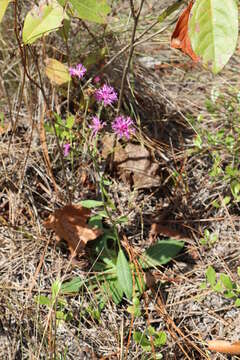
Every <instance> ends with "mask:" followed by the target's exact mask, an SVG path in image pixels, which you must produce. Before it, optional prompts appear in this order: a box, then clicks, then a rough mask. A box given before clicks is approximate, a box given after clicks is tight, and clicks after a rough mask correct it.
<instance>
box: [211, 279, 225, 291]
mask: <svg viewBox="0 0 240 360" xmlns="http://www.w3.org/2000/svg"><path fill="white" fill-rule="evenodd" d="M212 289H213V290H214V291H216V292H218V293H221V292H223V291H224V287H223V284H222V282H221V281H220V280H218V282H217V283H216V285H214V286H212Z"/></svg>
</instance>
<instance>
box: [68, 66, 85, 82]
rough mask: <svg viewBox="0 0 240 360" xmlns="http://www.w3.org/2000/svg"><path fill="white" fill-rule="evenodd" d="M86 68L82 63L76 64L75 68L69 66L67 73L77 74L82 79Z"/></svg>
mask: <svg viewBox="0 0 240 360" xmlns="http://www.w3.org/2000/svg"><path fill="white" fill-rule="evenodd" d="M86 71H87V69H86V68H85V67H84V66H83V65H82V64H78V65H77V66H76V67H75V68H74V67H70V68H69V73H70V75H71V76H77V77H78V78H79V79H82V78H83V77H84V75H85V73H86Z"/></svg>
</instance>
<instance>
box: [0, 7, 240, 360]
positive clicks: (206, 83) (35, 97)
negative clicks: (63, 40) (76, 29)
mask: <svg viewBox="0 0 240 360" xmlns="http://www.w3.org/2000/svg"><path fill="white" fill-rule="evenodd" d="M30 3H31V2H28V3H26V4H25V5H24V6H25V7H26V9H27V8H29V6H30ZM150 5H153V6H155V11H156V12H157V11H159V7H158V2H157V1H155V2H152V1H146V7H145V8H144V13H143V15H144V14H145V17H144V16H143V17H142V19H141V22H140V26H139V29H140V30H142V29H144V26H146V22H147V23H148V22H150V20H151V18H150V17H149V18H147V20H146V16H147V14H148V13H149V6H150ZM119 6H120V5H119ZM126 10H127V1H125V2H124V1H123V2H122V4H121V7H120V11H121V21H122V25H121V24H120V25H119V24H118V26H119V28H117V25H114V24H113V25H112V29H113V30H114V31H115V32H114V33H113V34H112V33H110V34H108V35H107V36H106V37H105V38H104V43H105V45H106V46H107V47H108V49H109V58H111V56H113V55H114V54H115V52H116V51H117V50H118V49H121V47H122V45H123V44H124V45H125V43H126V41H127V40H128V39H129V36H130V32H129V31H128V29H130V24H128V23H127V16H126ZM22 11H23V13H24V9H23V10H22ZM119 17H120V15H119ZM8 21H10V23H11V24H12V14H11V12H8V13H7V16H6V19H5V20H4V22H3V24H2V25H1V34H2V38H1V40H0V41H1V44H2V46H1V48H2V49H1V53H0V56H1V57H0V74H1V78H0V81H1V85H2V86H1V87H0V89H1V91H2V94H1V97H0V106H1V111H3V112H4V114H5V123H6V124H7V126H8V128H7V130H5V131H4V132H3V133H2V134H1V133H0V245H1V247H0V307H1V311H0V344H1V354H0V359H3V360H5V359H6V360H13V359H16V360H17V359H53V358H54V359H149V358H150V354H149V353H147V354H146V353H144V351H143V349H142V348H141V346H139V345H138V344H137V343H136V342H135V341H134V340H133V339H132V337H130V338H129V331H137V330H138V331H141V332H144V331H145V330H146V328H147V326H148V325H153V326H154V327H155V328H156V329H157V330H159V331H160V330H163V331H166V333H167V343H166V345H165V346H164V347H163V348H162V354H163V358H164V359H167V360H168V359H179V360H180V359H191V360H193V359H214V360H220V359H221V360H223V359H225V360H227V359H228V357H227V355H221V354H213V353H211V354H210V353H209V352H208V351H207V347H206V341H207V340H209V339H212V338H213V339H215V338H224V339H228V340H239V333H240V327H239V324H240V312H239V310H238V309H237V308H235V307H234V306H233V302H232V300H231V299H229V300H228V299H225V298H224V297H223V296H221V295H220V294H216V293H213V292H212V291H211V290H210V289H206V290H200V284H201V283H202V282H203V281H204V279H205V273H206V269H207V267H208V266H209V265H212V266H213V267H214V268H215V269H216V270H217V271H218V272H224V273H227V274H229V275H230V276H231V277H232V278H233V279H234V280H236V271H237V266H239V256H240V250H239V240H240V236H239V226H238V222H239V218H238V215H239V209H238V207H236V206H227V207H226V206H225V207H224V206H222V207H220V208H219V209H216V208H214V207H213V206H212V205H211V203H212V199H214V198H216V197H217V196H219V195H220V196H224V195H225V193H226V191H227V185H226V184H224V183H221V184H220V183H218V182H211V181H210V180H211V179H210V178H209V171H210V170H211V168H212V159H211V153H210V152H211V151H208V152H198V153H193V154H191V155H189V151H188V150H189V149H190V148H192V147H193V140H194V131H193V129H192V127H191V126H190V124H189V122H188V118H189V114H190V115H191V116H192V117H194V116H195V117H197V116H198V115H199V114H200V113H201V114H202V115H203V118H204V121H203V123H202V126H203V127H204V128H205V129H207V130H209V131H215V129H216V124H215V123H214V122H213V121H212V118H211V116H210V115H209V113H208V112H207V111H206V108H205V105H204V102H205V99H206V97H207V96H209V94H210V92H211V89H212V87H213V86H214V87H218V88H220V89H221V92H222V93H224V94H226V97H227V96H228V92H229V89H232V88H238V86H239V84H238V79H237V76H236V73H237V71H238V68H239V60H238V53H236V55H235V56H234V57H233V59H232V60H231V62H230V63H229V65H228V66H227V67H226V68H225V70H224V71H223V72H222V73H221V74H220V75H218V76H216V77H213V76H212V75H211V74H210V73H208V72H206V71H205V70H203V69H201V68H200V67H198V66H197V67H192V64H191V63H190V62H189V60H188V59H186V58H185V57H184V56H182V55H181V54H179V53H177V52H176V51H173V50H170V48H169V44H168V42H169V34H170V33H169V31H168V32H167V33H166V34H160V35H159V36H157V37H155V38H153V39H152V40H151V41H149V42H148V43H147V44H143V45H141V46H139V47H138V48H137V50H136V56H135V62H134V67H133V69H134V70H133V71H132V70H131V74H130V77H129V84H133V82H134V96H133V92H132V89H133V87H132V88H130V87H128V88H127V89H126V97H125V99H124V103H123V109H124V110H127V109H129V107H130V104H131V106H133V108H134V110H135V113H136V114H137V115H136V116H139V118H140V119H141V128H142V141H143V142H144V143H145V144H146V146H148V147H150V148H151V149H153V150H154V151H155V153H156V158H158V159H159V164H160V166H161V169H162V174H163V175H162V183H161V184H160V186H159V188H157V189H156V188H154V189H148V190H146V189H145V190H139V191H133V190H132V189H131V188H130V187H129V186H126V184H123V183H121V181H120V180H119V179H118V178H115V179H113V185H112V189H111V196H112V197H113V198H114V200H115V201H116V202H117V203H118V210H117V211H118V212H119V214H124V213H128V214H129V223H128V224H126V225H124V227H123V228H122V230H123V231H124V233H125V234H126V235H127V236H128V243H129V247H130V249H131V251H132V252H133V253H134V252H135V253H136V252H138V251H142V249H143V248H145V247H147V246H148V245H149V244H148V232H149V228H150V225H151V223H152V221H154V220H157V219H161V221H162V222H163V223H164V224H165V225H166V226H169V228H171V229H177V230H178V231H180V232H182V233H184V234H186V235H187V236H188V238H189V240H188V241H187V242H186V247H185V252H184V253H182V254H180V255H179V256H178V257H177V258H176V259H175V260H174V261H172V262H171V263H170V264H168V265H167V266H164V267H162V268H159V269H153V270H152V272H151V274H149V276H152V277H153V279H154V283H155V285H154V286H153V287H151V288H149V289H148V290H146V291H145V293H144V295H143V297H142V298H141V316H139V317H136V318H132V317H131V315H130V314H129V313H128V312H127V310H126V309H127V306H128V305H129V304H128V301H127V300H124V302H123V303H121V305H118V306H116V305H115V304H114V303H113V301H112V300H111V299H109V298H108V297H106V294H104V293H101V291H102V290H101V288H100V287H99V288H98V289H95V290H94V291H93V290H89V288H88V287H87V286H85V287H83V289H82V290H81V291H80V292H79V293H78V294H77V295H75V296H70V295H69V296H66V297H65V300H66V305H65V311H66V313H68V314H69V320H68V321H65V322H61V323H60V324H59V325H57V324H56V318H55V311H54V309H48V308H47V307H44V306H39V305H38V304H37V301H36V296H38V295H39V294H42V295H45V296H50V295H51V286H52V284H53V283H54V281H55V280H56V279H61V280H66V279H71V278H72V277H76V276H79V277H80V278H82V279H87V278H88V277H89V276H90V275H91V271H92V267H91V266H92V264H88V266H87V268H85V269H84V270H83V269H81V268H78V267H73V266H72V265H71V263H70V262H69V259H68V254H67V252H66V251H64V249H60V248H56V247H55V246H54V241H53V237H51V235H50V234H49V233H48V232H46V230H45V229H44V227H43V220H44V219H45V218H46V216H47V215H48V213H49V212H51V211H53V210H54V209H55V208H56V207H59V206H61V205H64V204H65V203H66V202H67V201H68V200H67V191H66V179H65V178H64V174H63V171H62V167H61V162H60V159H59V156H58V151H57V148H56V142H55V139H54V137H52V136H50V135H49V136H48V139H47V140H48V151H49V156H50V160H51V168H52V172H53V176H54V178H55V180H56V183H57V184H58V186H59V187H60V189H61V191H60V192H61V196H60V197H59V196H57V194H56V192H55V191H54V186H53V183H52V179H51V176H50V175H49V169H48V167H47V165H46V161H45V159H44V155H43V151H42V146H41V141H40V138H39V131H38V127H39V122H40V118H41V109H42V106H43V99H42V97H41V95H40V92H39V91H38V90H36V89H34V88H33V87H32V86H31V84H30V83H29V81H28V80H27V79H26V80H25V86H24V89H23V96H22V97H21V91H22V90H21V89H22V88H21V86H22V81H20V79H22V77H23V69H22V66H21V63H20V59H19V55H18V51H17V50H16V42H15V40H14V34H13V30H12V29H11V27H9V26H8V27H7V29H8V30H7V31H6V33H5V32H3V31H2V29H5V28H6V24H7V23H8ZM126 24H127V26H126ZM159 28H161V24H159V25H158V26H157V28H155V29H154V31H156V30H158V29H159ZM123 29H126V31H123ZM84 31H85V30H84ZM84 36H85V37H86V39H87V40H88V41H86V42H87V43H88V42H89V43H90V45H89V51H91V49H92V48H95V47H96V43H95V41H94V40H92V39H91V36H90V35H89V34H88V33H87V32H84ZM97 40H98V41H102V39H101V38H100V36H99V38H97ZM71 41H72V40H71ZM78 41H79V38H78V36H76V37H75V38H74V40H73V42H72V43H71V42H70V44H69V47H70V49H71V48H73V49H75V48H76V46H77V45H76V43H77V42H78ZM53 44H54V45H53ZM113 44H114V46H113ZM84 45H86V44H85V43H84V44H80V45H79V46H80V47H82V48H83V49H84ZM116 47H117V49H116ZM56 49H57V51H56ZM77 49H78V48H77ZM37 50H38V51H39V52H41V45H39V47H37ZM47 50H48V51H49V55H52V54H54V53H57V54H58V55H59V56H60V57H61V56H62V57H63V58H64V57H65V50H62V49H61V47H60V44H59V43H58V42H57V40H56V42H53V40H49V43H48V47H47ZM78 51H79V53H81V51H82V50H81V49H80V50H77V52H73V54H71V60H72V62H74V61H75V60H76V59H77V57H78ZM146 57H148V58H146ZM40 60H41V61H43V59H42V58H40ZM40 60H39V62H40ZM124 61H125V55H123V56H122V57H121V58H120V59H119V61H118V62H117V63H114V64H113V65H112V66H111V68H109V69H107V70H106V73H105V77H106V78H108V79H109V80H110V82H111V84H112V85H114V86H115V87H116V88H118V89H119V78H120V76H121V73H122V67H123V64H124ZM149 64H150V65H149ZM153 64H155V65H153ZM40 68H41V69H42V63H41V62H40ZM92 71H93V73H94V70H92ZM30 72H31V74H32V76H36V69H35V68H34V66H33V64H32V65H31V66H30ZM43 79H44V88H45V90H46V93H47V94H48V97H49V99H51V103H55V104H57V105H58V106H59V108H60V109H64V108H65V104H66V102H65V103H64V101H65V100H66V98H65V97H64V94H60V95H59V94H57V90H56V89H53V88H51V87H50V85H49V83H48V82H47V80H46V79H45V78H43ZM71 96H72V97H73V98H74V97H75V98H76V99H77V97H78V95H77V93H76V88H72V89H71ZM8 100H9V101H8ZM9 105H10V109H11V111H10V110H9ZM73 106H74V105H73ZM225 116H226V114H225V115H224V116H223V117H222V118H221V116H219V118H218V125H217V126H218V127H220V126H221V124H222V126H223V124H224V121H225ZM16 119H18V120H17V123H16ZM11 122H13V123H15V124H16V126H15V130H14V131H13V128H14V125H13V124H11ZM161 154H164V156H162V155H161ZM226 155H227V154H226ZM65 165H66V174H67V180H68V182H69V183H70V186H71V192H72V201H73V202H78V201H80V200H82V199H83V198H97V196H98V195H99V190H98V186H97V185H96V184H95V186H94V187H92V188H91V187H90V188H83V187H82V183H81V176H82V173H83V172H84V171H87V172H88V171H89V169H90V171H89V174H90V175H89V176H90V177H91V180H92V182H96V176H95V174H94V173H92V169H91V166H90V163H89V159H88V158H87V156H86V154H85V153H84V151H83V152H82V153H81V154H80V155H79V161H77V162H75V164H74V166H72V164H71V163H70V162H68V161H66V162H65ZM83 166H84V168H83ZM174 171H177V172H178V173H179V174H180V176H179V177H178V181H176V182H175V183H174V182H173V180H172V179H173V177H172V174H173V172H174ZM205 228H207V229H210V230H211V231H213V232H216V233H217V234H218V241H217V242H216V243H215V244H214V245H213V246H211V247H204V246H202V245H201V244H200V238H201V237H202V236H203V231H204V229H205ZM99 294H100V296H101V298H102V299H104V300H105V301H106V303H105V307H104V309H103V310H102V311H101V314H100V318H99V319H97V318H96V316H94V314H93V312H92V311H91V309H93V310H94V309H97V307H98V302H99V300H98V299H99ZM156 353H157V351H156ZM155 355H156V354H154V352H153V358H154V356H155ZM232 359H234V360H236V359H239V357H237V356H235V357H234V356H233V357H232Z"/></svg>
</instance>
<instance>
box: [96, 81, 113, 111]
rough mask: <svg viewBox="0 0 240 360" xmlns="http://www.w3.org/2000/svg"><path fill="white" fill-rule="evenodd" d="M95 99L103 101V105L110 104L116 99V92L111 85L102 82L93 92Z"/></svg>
mask: <svg viewBox="0 0 240 360" xmlns="http://www.w3.org/2000/svg"><path fill="white" fill-rule="evenodd" d="M95 97H96V100H97V101H99V102H103V104H104V106H107V105H111V104H112V103H113V102H115V101H117V99H118V97H117V93H116V91H115V90H114V88H113V87H112V86H108V85H107V84H104V85H103V86H102V87H101V88H100V89H98V90H96V92H95Z"/></svg>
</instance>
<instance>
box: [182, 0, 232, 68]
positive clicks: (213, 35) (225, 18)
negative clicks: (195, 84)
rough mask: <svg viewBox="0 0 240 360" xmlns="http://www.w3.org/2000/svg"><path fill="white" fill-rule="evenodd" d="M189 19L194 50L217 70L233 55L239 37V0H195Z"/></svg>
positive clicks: (207, 64)
mask: <svg viewBox="0 0 240 360" xmlns="http://www.w3.org/2000/svg"><path fill="white" fill-rule="evenodd" d="M191 15H192V16H191V18H190V21H189V36H190V40H191V44H192V48H193V51H194V52H195V53H196V54H197V55H199V56H200V57H201V58H202V62H203V64H204V65H206V66H209V67H210V68H211V70H212V71H213V73H215V74H216V73H218V72H219V71H220V70H221V69H222V68H223V67H224V65H225V64H226V63H227V62H228V60H229V59H230V57H231V56H232V54H233V52H234V50H235V48H236V44H237V38H238V7H237V2H236V0H221V1H219V0H196V1H195V3H194V5H193V7H192V12H191Z"/></svg>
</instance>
